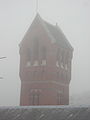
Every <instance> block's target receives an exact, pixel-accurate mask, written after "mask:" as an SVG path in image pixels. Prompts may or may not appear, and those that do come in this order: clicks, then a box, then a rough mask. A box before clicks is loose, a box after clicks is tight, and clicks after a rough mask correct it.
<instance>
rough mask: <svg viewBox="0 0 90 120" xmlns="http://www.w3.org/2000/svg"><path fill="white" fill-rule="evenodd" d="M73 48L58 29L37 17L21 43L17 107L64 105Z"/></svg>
mask: <svg viewBox="0 0 90 120" xmlns="http://www.w3.org/2000/svg"><path fill="white" fill-rule="evenodd" d="M72 54H73V48H72V46H71V45H70V43H69V42H68V40H67V38H66V37H65V35H64V34H63V32H62V31H61V29H60V28H59V27H58V25H55V26H54V25H51V24H49V23H48V22H46V21H44V20H43V19H42V18H41V17H40V15H39V14H37V15H36V17H35V19H34V20H33V22H32V24H31V26H30V28H29V29H28V31H27V33H26V35H25V36H24V38H23V40H22V41H21V43H20V79H21V96H20V105H21V106H29V105H67V104H69V83H70V80H71V61H72Z"/></svg>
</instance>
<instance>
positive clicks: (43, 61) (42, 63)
mask: <svg viewBox="0 0 90 120" xmlns="http://www.w3.org/2000/svg"><path fill="white" fill-rule="evenodd" d="M41 52H42V54H41V56H42V61H41V65H46V47H45V46H43V47H42V50H41Z"/></svg>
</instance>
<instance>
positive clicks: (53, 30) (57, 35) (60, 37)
mask: <svg viewBox="0 0 90 120" xmlns="http://www.w3.org/2000/svg"><path fill="white" fill-rule="evenodd" d="M44 23H45V24H46V26H47V28H48V30H49V31H50V34H52V36H53V37H54V39H55V40H56V42H57V43H59V44H61V46H63V47H66V48H67V47H69V48H71V49H73V48H72V46H71V44H70V43H69V41H68V40H67V38H66V37H65V35H64V33H63V32H62V30H61V29H60V28H59V26H58V25H51V24H49V23H47V22H44Z"/></svg>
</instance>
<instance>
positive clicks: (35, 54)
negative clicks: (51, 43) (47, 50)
mask: <svg viewBox="0 0 90 120" xmlns="http://www.w3.org/2000/svg"><path fill="white" fill-rule="evenodd" d="M38 60H39V40H38V39H34V40H33V65H34V66H38V65H39V63H38Z"/></svg>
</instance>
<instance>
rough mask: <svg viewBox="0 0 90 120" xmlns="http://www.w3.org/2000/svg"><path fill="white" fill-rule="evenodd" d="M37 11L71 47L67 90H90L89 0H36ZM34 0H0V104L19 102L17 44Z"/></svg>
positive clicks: (32, 10)
mask: <svg viewBox="0 0 90 120" xmlns="http://www.w3.org/2000/svg"><path fill="white" fill-rule="evenodd" d="M38 1H39V9H38V11H39V13H40V15H41V17H42V18H43V19H45V20H46V21H48V22H50V23H52V24H56V22H57V23H58V25H59V26H60V28H61V29H62V30H63V32H64V34H65V35H66V37H67V38H68V40H69V42H70V43H71V44H72V46H73V47H74V56H73V62H72V80H71V84H70V94H73V93H76V94H78V93H82V92H84V91H90V73H89V72H90V53H89V51H90V47H89V45H90V1H89V0H38ZM35 5H36V0H0V56H1V57H2V56H7V58H6V59H3V60H0V76H3V77H4V79H3V80H0V105H19V97H20V79H19V47H18V44H19V43H20V41H21V40H22V38H23V36H24V34H25V32H26V31H27V29H28V27H29V26H30V24H31V22H32V20H33V19H34V17H35V15H36V11H35V10H36V7H35Z"/></svg>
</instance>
